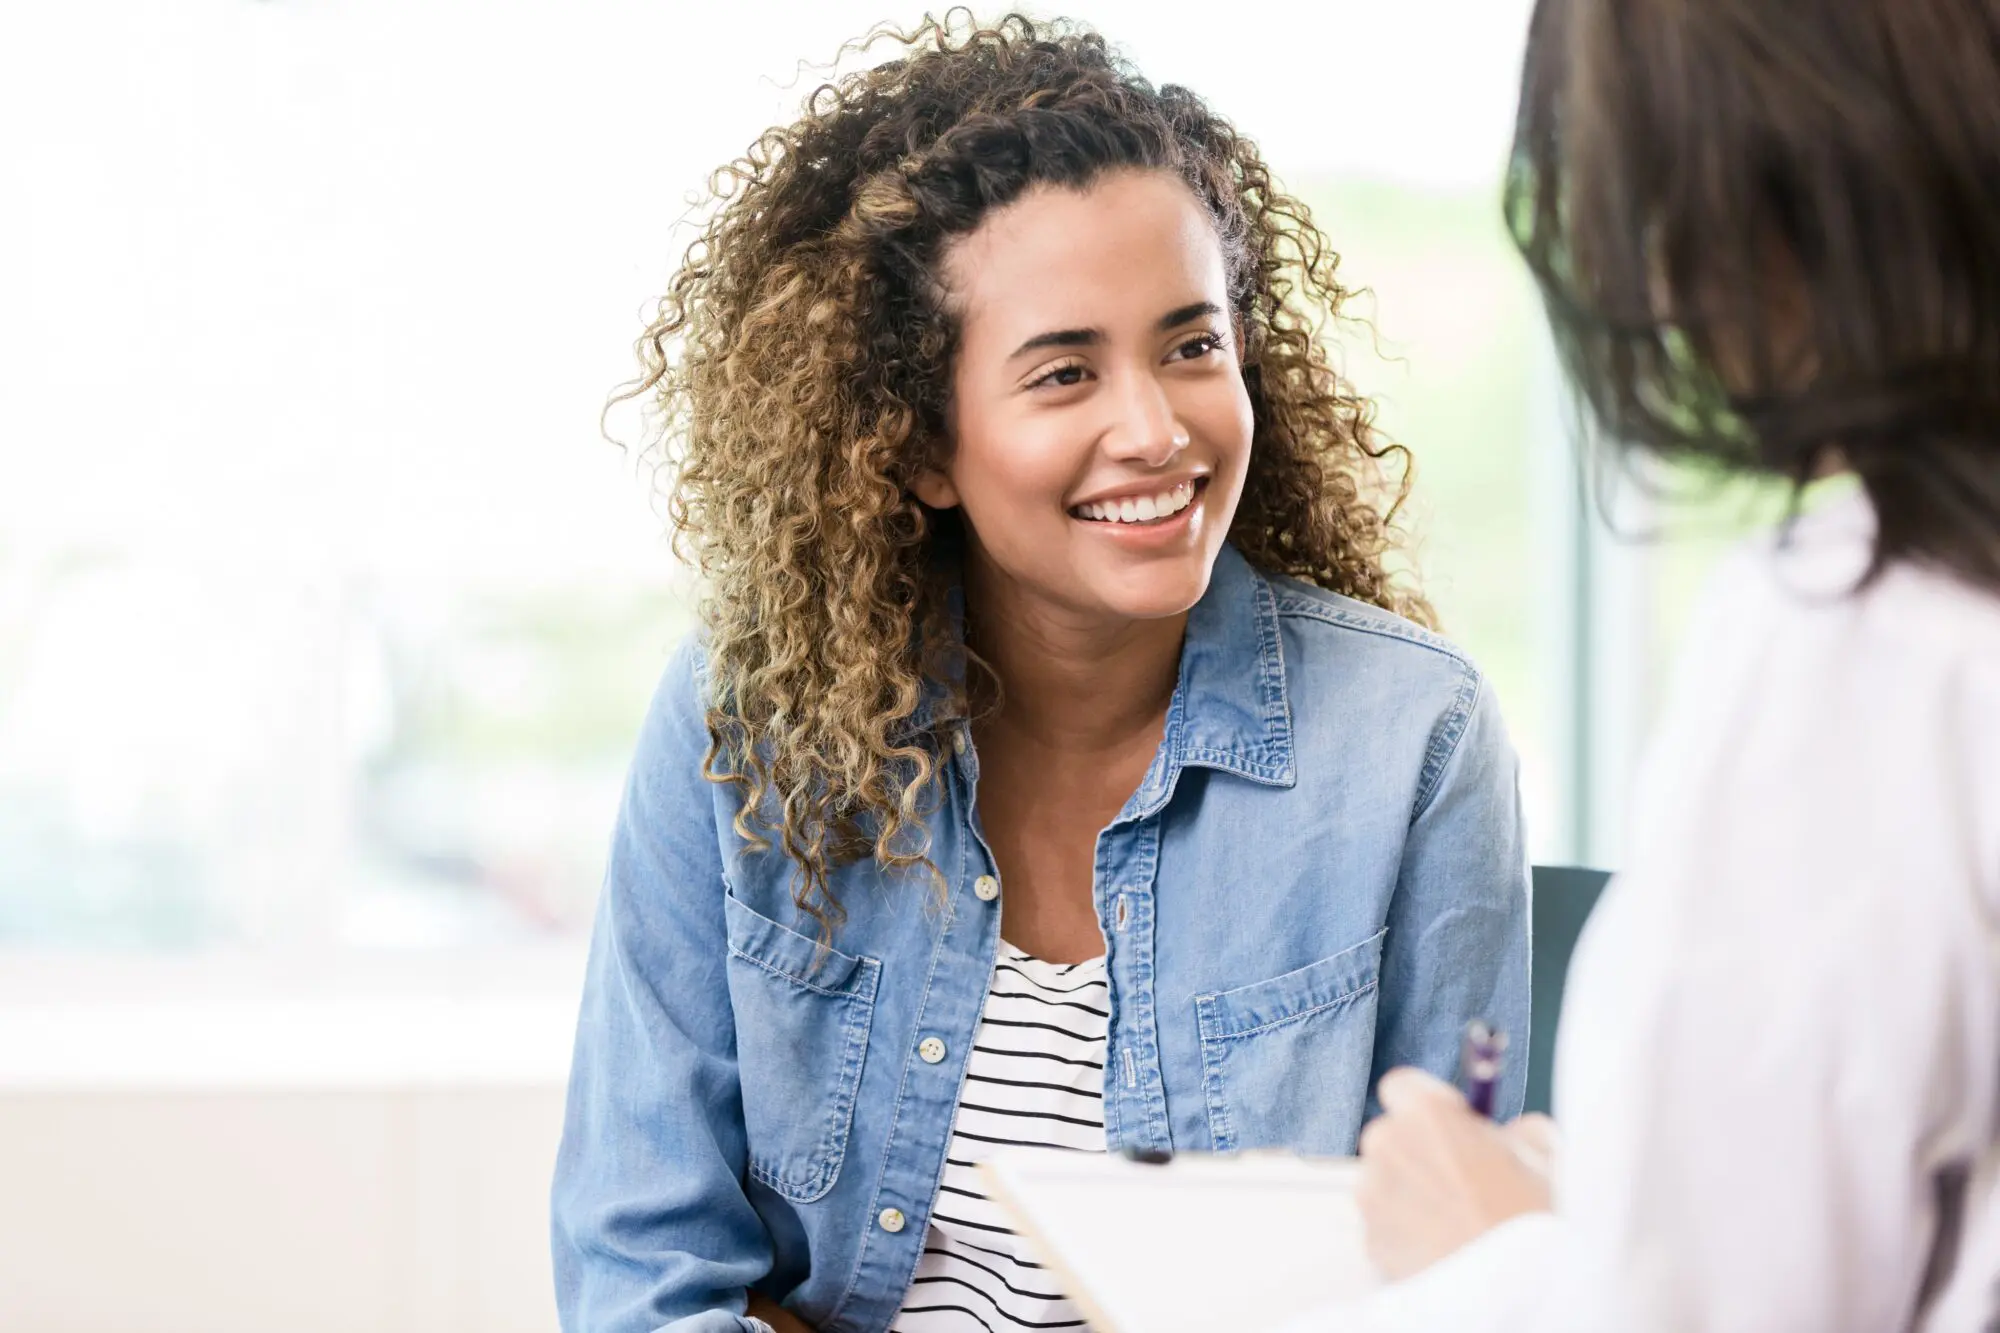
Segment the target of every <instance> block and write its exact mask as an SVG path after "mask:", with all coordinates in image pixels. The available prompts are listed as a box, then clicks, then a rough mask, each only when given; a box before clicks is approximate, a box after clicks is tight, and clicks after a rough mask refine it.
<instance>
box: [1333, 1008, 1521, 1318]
mask: <svg viewBox="0 0 2000 1333" xmlns="http://www.w3.org/2000/svg"><path fill="white" fill-rule="evenodd" d="M1506 1047H1507V1042H1506V1038H1505V1036H1504V1035H1503V1034H1501V1033H1499V1032H1497V1031H1496V1030H1495V1029H1493V1028H1492V1027H1490V1026H1489V1025H1486V1024H1482V1023H1475V1024H1472V1025H1469V1026H1468V1027H1467V1029H1466V1031H1465V1034H1464V1038H1463V1043H1462V1047H1461V1062H1460V1077H1461V1079H1462V1080H1463V1082H1464V1090H1463V1091H1461V1090H1460V1089H1458V1088H1454V1087H1453V1086H1452V1085H1451V1084H1449V1083H1446V1082H1445V1081H1444V1080H1443V1079H1440V1078H1438V1077H1436V1076H1435V1075H1432V1074H1428V1073H1425V1072H1424V1071H1423V1070H1420V1069H1408V1068H1405V1069H1393V1070H1391V1071H1389V1073H1387V1074H1385V1075H1384V1076H1383V1078H1382V1082H1381V1085H1380V1087H1379V1089H1378V1092H1377V1095H1378V1097H1379V1098H1380V1100H1381V1103H1382V1114H1381V1115H1380V1116H1378V1117H1376V1118H1375V1119H1374V1120H1373V1121H1371V1122H1370V1123H1369V1125H1368V1127H1367V1128H1366V1129H1364V1130H1363V1131H1362V1133H1361V1167H1362V1169H1361V1179H1360V1182H1359V1183H1358V1184H1357V1186H1356V1189H1355V1201H1356V1203H1358V1204H1359V1205H1360V1208H1361V1215H1362V1221H1363V1224H1364V1226H1365V1228H1366V1232H1367V1240H1368V1253H1369V1256H1370V1257H1371V1258H1372V1259H1373V1260H1374V1262H1375V1265H1376V1267H1378V1268H1379V1269H1381V1270H1382V1274H1383V1276H1385V1277H1388V1278H1391V1279H1395V1278H1402V1277H1407V1276H1409V1275H1410V1274H1412V1273H1415V1272H1418V1271H1420V1270H1422V1269H1424V1268H1428V1267H1429V1266H1430V1265H1431V1264H1433V1263H1435V1262H1436V1261H1437V1260H1439V1259H1441V1258H1443V1257H1445V1256H1446V1255H1448V1254H1450V1253H1452V1252H1453V1251H1454V1250H1457V1249H1458V1248H1459V1247H1460V1246H1462V1245H1464V1244H1466V1243H1467V1242H1469V1241H1472V1240H1474V1239H1476V1238H1477V1237H1479V1236H1481V1235H1483V1234H1484V1233H1485V1232H1487V1231H1489V1230H1491V1229H1492V1228H1494V1227H1496V1226H1498V1225H1500V1224H1501V1223H1502V1222H1505V1221H1508V1220H1510V1219H1512V1218H1514V1217H1517V1216H1520V1215H1521V1214H1523V1213H1529V1212H1537V1211H1542V1210H1546V1209H1547V1208H1548V1207H1549V1180H1548V1172H1547V1170H1546V1167H1545V1166H1544V1165H1542V1163H1543V1162H1545V1160H1546V1158H1545V1152H1538V1151H1530V1150H1529V1149H1531V1148H1535V1147H1538V1146H1545V1144H1546V1141H1547V1131H1548V1125H1549V1122H1548V1120H1547V1119H1546V1118H1545V1117H1541V1116H1524V1117H1522V1118H1521V1119H1519V1120H1516V1121H1515V1122H1513V1124H1510V1125H1507V1126H1505V1127H1502V1126H1499V1125H1496V1124H1494V1123H1493V1120H1492V1111H1493V1107H1494V1105H1495V1104H1496V1091H1497V1089H1498V1087H1499V1085H1500V1083H1501V1080H1502V1078H1503V1076H1504V1073H1505V1058H1504V1057H1505V1054H1506ZM1517 1140H1518V1142H1517ZM1531 1140H1532V1143H1531V1142H1530V1141H1531Z"/></svg>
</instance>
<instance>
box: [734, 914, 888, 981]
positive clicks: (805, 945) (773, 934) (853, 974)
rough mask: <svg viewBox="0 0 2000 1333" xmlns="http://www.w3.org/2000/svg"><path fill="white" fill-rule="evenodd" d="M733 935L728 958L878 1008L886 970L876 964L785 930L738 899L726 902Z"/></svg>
mask: <svg viewBox="0 0 2000 1333" xmlns="http://www.w3.org/2000/svg"><path fill="white" fill-rule="evenodd" d="M722 904H723V912H724V914H725V916H726V917H727V921H728V930H729V952H730V953H731V954H733V955H735V956H736V957H738V958H741V959H742V960H743V961H744V962H746V963H754V964H755V965H756V966H758V967H761V968H763V969H764V970H765V971H767V972H771V973H774V974H776V975H777V976H781V977H784V978H785V979H786V980H788V981H793V982H796V983H797V984H799V985H801V986H804V987H805V988H806V989H807V990H813V991H818V992H820V993H821V994H823V995H851V996H854V997H856V998H857V999H861V1000H866V1001H870V1002H873V1000H874V999H875V985H876V981H877V979H878V978H879V977H880V975H881V971H882V965H881V963H880V962H878V961H877V960H875V959H873V958H856V957H854V956H853V955H851V954H844V953H842V952H840V950H838V949H835V948H832V947H831V946H828V945H822V944H821V943H820V942H819V941H818V940H815V939H812V938H810V937H809V936H806V935H801V934H800V933H799V932H797V931H796V930H793V929H791V928H790V927H788V926H782V925H780V924H778V923H777V922H776V921H773V920H771V918H770V917H767V916H765V915H763V914H762V913H761V912H758V911H756V910H755V909H753V908H751V907H749V906H746V905H745V904H744V903H743V902H742V901H741V900H740V899H738V898H737V897H736V895H735V894H733V893H731V894H726V895H724V897H723V900H722Z"/></svg>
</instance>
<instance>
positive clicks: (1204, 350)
mask: <svg viewBox="0 0 2000 1333" xmlns="http://www.w3.org/2000/svg"><path fill="white" fill-rule="evenodd" d="M1221 350H1222V337H1221V335H1220V334H1214V333H1202V334H1197V335H1196V336H1195V337H1192V338H1190V339H1188V340H1187V341H1186V342H1184V343H1182V344H1181V345H1180V346H1179V347H1176V348H1175V349H1174V353H1175V355H1176V356H1178V357H1179V358H1180V359H1181V360H1183V361H1194V360H1197V359H1199V358H1201V357H1204V356H1207V355H1208V354H1209V353H1211V352H1219V351H1221Z"/></svg>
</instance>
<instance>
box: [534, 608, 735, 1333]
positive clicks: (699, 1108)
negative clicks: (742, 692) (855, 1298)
mask: <svg viewBox="0 0 2000 1333" xmlns="http://www.w3.org/2000/svg"><path fill="white" fill-rule="evenodd" d="M698 657H699V649H698V647H697V646H696V645H695V644H694V643H693V642H690V643H689V644H688V645H686V646H684V647H683V648H682V649H681V650H680V652H679V653H678V654H677V655H676V657H675V659H674V661H673V663H672V665H671V666H670V667H669V668H668V670H667V673H666V677H665V679H664V680H663V681H662V682H661V685H660V688H659V691H658V692H657V693H656V694H655V696H654V698H653V702H652V706H651V709H650V711H649V713H648V715H647V718H646V722H645V726H644V728H643V730H642V732H641V734H640V739H639V744H638V749H637V753H636V755H635V757H634V759H633V763H632V769H631V773H630V776H629V778H628V781H627V784H626V789H625V796H624V802H623V805H622V807H621V809H620V811H619V815H618V824H617V830H616V833H615V834H614V836H613V840H612V846H611V854H610V861H609V866H608V869H607V871H606V874H605V880H604V888H603V893H602V896H601V898H600V899H599V903H598V911H597V921H596V925H595V928H594V932H593V935H592V938H591V945H590V958H589V964H588V970H587V972H586V975H585V980H584V994H583V1007H582V1012H581V1015H580V1017H579V1019H578V1023H577V1036H576V1051H575V1057H574V1061H573V1063H572V1065H571V1070H570V1083H569V1103H568V1110H567V1113H566V1115H565V1118H564V1126H563V1138H562V1146H561V1149H560V1150H559V1152H558V1154H557V1159H556V1172H555V1183H554V1188H553V1191H552V1194H551V1223H552V1226H551V1231H552V1242H553V1248H554V1258H555V1275H556V1304H557V1308H558V1310H559V1312H560V1314H561V1318H562V1326H563V1328H564V1329H566V1330H569V1331H570V1333H581V1331H582V1330H588V1331H589V1333H639V1330H667V1331H670V1333H750V1331H752V1330H756V1329H759V1328H761V1327H763V1326H762V1325H761V1324H760V1323H758V1322H757V1321H754V1320H750V1319H748V1318H746V1317H744V1316H743V1315H742V1314H741V1313H740V1312H741V1311H742V1310H743V1309H744V1306H745V1303H746V1300H747V1288H748V1286H749V1285H750V1284H751V1283H753V1282H755V1281H756V1280H758V1279H759V1278H761V1277H763V1276H764V1275H765V1274H766V1273H767V1272H768V1271H769V1269H770V1266H771V1243H770V1239H769V1235H768V1232H767V1231H766V1229H765V1227H764V1225H763V1223H762V1222H761V1221H760V1220H759V1219H758V1216H757V1214H756V1213H755V1211H754V1210H753V1209H752V1208H751V1206H750V1202H749V1200H748V1199H747V1198H746V1196H745V1194H744V1190H743V1186H742V1184H741V1182H742V1180H743V1173H744V1158H745V1142H744V1130H743V1114H742V1095H741V1091H740V1087H739V1084H738V1082H737V1067H736V1042H735V1030H734V1025H733V1023H732V1021H731V1013H730V1004H729V990H728V985H727V981H726V979H725V974H724V960H725V959H726V958H727V957H728V952H729V950H728V945H727V943H726V936H725V926H724V918H723V910H724V909H723V893H724V888H723V870H722V863H721V853H720V851H719V843H718V841H717V837H716V830H715V819H716V815H715V810H716V806H715V803H714V797H713V790H714V789H713V787H712V785H711V784H710V783H709V782H708V781H707V780H706V779H704V778H703V777H702V775H701V763H702V757H703V755H704V754H705V753H706V750H707V745H708V731H707V727H706V724H705V722H704V716H703V713H704V710H703V703H702V694H701V691H700V689H699V687H698V684H697V680H698V672H697V661H698Z"/></svg>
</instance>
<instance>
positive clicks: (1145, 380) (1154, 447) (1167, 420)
mask: <svg viewBox="0 0 2000 1333" xmlns="http://www.w3.org/2000/svg"><path fill="white" fill-rule="evenodd" d="M1116 401H1117V414H1118V415H1117V419H1116V420H1115V421H1113V422H1112V424H1111V429H1110V430H1108V431H1106V432H1105V440H1104V448H1105V452H1106V453H1107V454H1108V455H1110V456H1111V457H1112V458H1115V459H1117V460H1118V461H1119V462H1121V463H1137V464H1139V465H1140V466H1142V467H1146V468H1152V469H1158V468H1163V467H1165V466H1167V464H1169V463H1171V462H1173V461H1174V459H1175V458H1176V457H1178V456H1179V455H1180V452H1181V450H1183V449H1185V448H1187V446H1188V433H1187V431H1186V430H1185V429H1184V428H1183V427H1182V426H1181V423H1180V420H1179V418H1177V417H1176V416H1175V415H1174V405H1173V403H1172V402H1171V401H1170V400H1169V399H1168V397H1167V393H1166V390H1165V389H1164V388H1163V387H1162V386H1161V384H1160V382H1159V381H1158V380H1156V379H1154V378H1153V377H1152V376H1151V375H1144V374H1138V375H1132V376H1129V377H1128V378H1127V380H1126V384H1125V390H1124V392H1123V393H1121V394H1119V395H1118V397H1117V400H1116Z"/></svg>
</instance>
